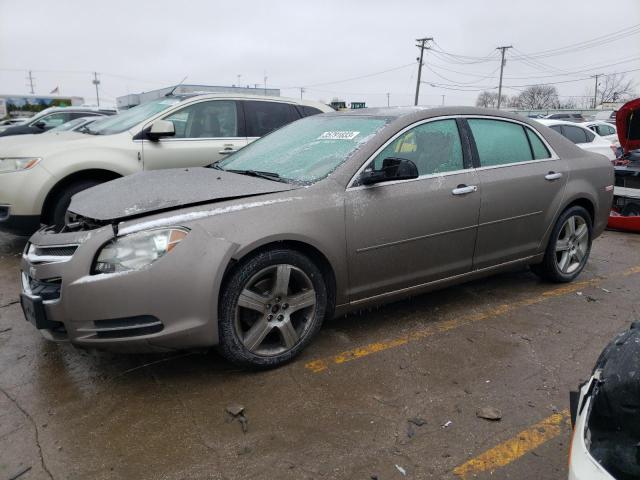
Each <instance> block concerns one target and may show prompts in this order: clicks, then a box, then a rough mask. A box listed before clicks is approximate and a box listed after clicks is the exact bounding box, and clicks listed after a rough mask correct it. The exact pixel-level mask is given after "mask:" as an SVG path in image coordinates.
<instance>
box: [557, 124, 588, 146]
mask: <svg viewBox="0 0 640 480" xmlns="http://www.w3.org/2000/svg"><path fill="white" fill-rule="evenodd" d="M562 135H564V136H565V137H566V138H568V139H569V140H571V141H572V142H573V143H589V142H590V141H591V140H593V139H594V138H595V135H594V134H593V133H591V132H589V131H587V130H585V129H584V128H580V127H572V126H571V125H562ZM589 136H590V137H591V138H589Z"/></svg>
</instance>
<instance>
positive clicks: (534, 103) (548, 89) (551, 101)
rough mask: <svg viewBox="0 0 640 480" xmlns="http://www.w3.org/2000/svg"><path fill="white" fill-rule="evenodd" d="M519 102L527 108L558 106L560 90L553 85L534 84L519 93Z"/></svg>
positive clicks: (522, 106) (536, 108)
mask: <svg viewBox="0 0 640 480" xmlns="http://www.w3.org/2000/svg"><path fill="white" fill-rule="evenodd" d="M518 103H519V105H520V108H524V109H526V110H538V109H545V108H557V107H558V105H559V103H560V102H559V100H558V90H557V89H556V87H554V86H553V85H533V86H531V87H528V88H527V89H525V90H523V91H522V93H520V95H518Z"/></svg>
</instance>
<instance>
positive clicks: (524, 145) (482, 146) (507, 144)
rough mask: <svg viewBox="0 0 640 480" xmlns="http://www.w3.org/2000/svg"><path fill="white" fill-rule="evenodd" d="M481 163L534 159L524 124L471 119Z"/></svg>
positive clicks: (470, 122) (470, 124)
mask: <svg viewBox="0 0 640 480" xmlns="http://www.w3.org/2000/svg"><path fill="white" fill-rule="evenodd" d="M468 123H469V128H470V129H471V133H473V139H474V140H475V143H476V148H477V150H478V156H479V157H480V165H481V166H483V167H488V166H493V165H506V164H509V163H518V162H526V161H529V160H533V158H534V157H533V153H532V150H531V146H530V145H529V140H528V139H527V134H526V133H525V129H524V127H523V126H522V125H520V124H518V123H512V122H506V121H502V120H488V119H469V120H468Z"/></svg>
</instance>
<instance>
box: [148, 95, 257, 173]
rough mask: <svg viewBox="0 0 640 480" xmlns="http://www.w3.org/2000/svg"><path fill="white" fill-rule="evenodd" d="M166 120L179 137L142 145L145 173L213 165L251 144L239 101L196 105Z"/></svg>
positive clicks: (208, 102)
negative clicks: (247, 136)
mask: <svg viewBox="0 0 640 480" xmlns="http://www.w3.org/2000/svg"><path fill="white" fill-rule="evenodd" d="M162 119H163V120H167V121H170V122H173V126H174V128H175V131H176V134H175V135H174V136H173V137H165V138H161V139H160V140H159V141H157V142H152V141H150V140H147V139H145V140H143V141H142V152H143V157H144V168H145V170H157V169H162V168H178V167H197V166H204V165H209V164H211V163H213V162H216V161H218V160H221V159H222V158H225V156H226V155H228V154H230V153H233V152H235V151H237V150H239V149H240V148H242V147H244V146H245V145H246V144H247V138H246V136H245V133H244V119H243V114H242V108H241V105H240V104H239V102H238V101H236V100H205V101H201V102H196V103H192V104H190V105H186V106H185V107H183V108H181V109H179V110H177V111H174V112H172V113H169V114H168V115H166V116H164V117H163V118H162Z"/></svg>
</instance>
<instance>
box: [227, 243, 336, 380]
mask: <svg viewBox="0 0 640 480" xmlns="http://www.w3.org/2000/svg"><path fill="white" fill-rule="evenodd" d="M287 272H288V273H287ZM285 279H286V282H285ZM285 292H286V293H285ZM311 302H313V305H311ZM327 305H328V294H327V286H326V283H325V279H324V277H323V275H322V272H321V270H320V269H319V268H318V266H317V265H316V264H315V263H314V262H313V261H311V260H310V259H309V258H308V257H307V256H306V255H304V254H302V253H300V252H298V251H295V250H287V249H272V250H267V251H264V252H261V253H258V254H256V255H253V256H251V257H249V258H247V259H246V260H243V261H241V262H240V263H239V264H238V265H236V266H235V267H234V268H233V270H232V271H231V272H230V274H229V275H228V277H227V280H226V281H225V283H224V286H223V288H222V295H221V297H220V305H219V308H218V311H219V312H218V313H219V315H218V332H219V349H220V351H221V353H222V355H224V357H226V358H227V359H228V360H230V361H231V362H233V363H235V364H236V365H240V366H242V367H249V368H254V369H267V368H274V367H278V366H280V365H283V364H285V363H287V362H289V361H290V360H291V359H293V358H294V357H295V356H296V355H298V354H299V353H300V352H301V351H302V350H303V349H304V348H305V347H306V346H307V345H308V344H309V342H310V341H311V339H312V338H313V337H314V336H315V335H316V333H318V331H319V330H320V327H321V325H322V321H323V320H324V317H325V315H326V314H327ZM294 308H295V310H294Z"/></svg>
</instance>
